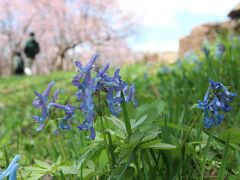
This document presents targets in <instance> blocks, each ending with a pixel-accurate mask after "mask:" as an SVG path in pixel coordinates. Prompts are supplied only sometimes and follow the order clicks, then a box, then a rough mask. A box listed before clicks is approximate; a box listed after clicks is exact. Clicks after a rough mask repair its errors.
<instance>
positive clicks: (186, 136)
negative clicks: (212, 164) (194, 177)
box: [180, 112, 202, 177]
mask: <svg viewBox="0 0 240 180" xmlns="http://www.w3.org/2000/svg"><path fill="white" fill-rule="evenodd" d="M201 115H202V112H201V113H200V114H199V116H198V117H197V118H196V119H195V120H194V121H193V122H192V124H191V126H190V128H189V129H188V131H187V134H186V135H185V137H184V139H183V141H182V167H181V172H180V174H182V170H183V166H184V156H185V144H186V141H187V139H188V136H189V134H190V132H191V130H192V128H193V127H194V125H195V124H196V123H197V122H198V120H199V118H200V117H201ZM181 177H182V175H181Z"/></svg>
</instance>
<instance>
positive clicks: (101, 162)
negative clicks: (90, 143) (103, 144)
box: [98, 149, 108, 169]
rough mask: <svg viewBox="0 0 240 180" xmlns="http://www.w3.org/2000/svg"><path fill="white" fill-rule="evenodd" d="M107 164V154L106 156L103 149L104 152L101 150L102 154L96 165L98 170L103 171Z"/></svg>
mask: <svg viewBox="0 0 240 180" xmlns="http://www.w3.org/2000/svg"><path fill="white" fill-rule="evenodd" d="M107 162H108V159H107V154H106V150H105V149H104V150H102V152H101V154H100V156H99V161H98V164H99V167H100V169H104V168H105V167H106V165H107Z"/></svg>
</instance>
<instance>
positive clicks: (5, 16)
mask: <svg viewBox="0 0 240 180" xmlns="http://www.w3.org/2000/svg"><path fill="white" fill-rule="evenodd" d="M0 11H1V14H0V39H1V42H0V52H3V53H1V55H0V66H3V65H5V66H6V65H8V66H10V65H11V59H12V55H13V52H14V51H15V50H20V51H21V50H22V49H23V44H24V41H25V40H26V39H27V36H28V33H29V32H31V31H33V32H35V34H36V39H37V40H38V41H39V43H40V47H41V53H40V54H39V55H38V56H37V59H38V60H37V63H35V64H38V65H39V66H38V67H41V68H37V69H38V72H48V71H51V70H54V69H63V68H64V64H66V62H67V59H72V58H73V56H72V53H71V52H77V53H79V52H78V50H79V49H84V48H86V47H87V49H88V50H89V51H86V52H85V53H84V54H86V53H89V54H90V53H91V54H92V53H95V52H98V53H101V55H102V56H104V57H110V55H111V54H113V53H114V58H115V60H117V59H118V60H119V59H120V58H124V56H125V57H126V55H128V54H129V52H130V51H129V48H128V47H127V43H126V41H125V39H126V38H127V37H128V36H130V35H132V34H133V33H134V30H135V27H136V26H135V19H134V16H132V15H131V14H128V13H124V12H122V11H121V10H120V9H119V7H118V4H117V1H116V0H115V1H114V0H104V1H99V0H51V1H49V0H11V1H8V0H1V2H0ZM116 49H117V51H116ZM80 57H82V54H80ZM117 57H118V58H117ZM40 65H41V66H40ZM0 69H1V68H0ZM0 72H1V71H0ZM2 73H3V72H2Z"/></svg>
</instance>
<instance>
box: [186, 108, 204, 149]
mask: <svg viewBox="0 0 240 180" xmlns="http://www.w3.org/2000/svg"><path fill="white" fill-rule="evenodd" d="M201 115H202V112H201V113H200V114H199V116H198V117H197V118H196V119H195V120H194V121H193V122H192V124H191V126H190V128H189V129H188V131H187V134H186V136H185V137H184V139H183V143H182V144H183V145H185V143H186V141H187V138H188V136H189V134H190V132H191V130H192V128H193V127H194V125H195V124H196V123H197V122H198V120H199V118H200V117H201Z"/></svg>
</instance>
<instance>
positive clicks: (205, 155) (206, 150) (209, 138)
mask: <svg viewBox="0 0 240 180" xmlns="http://www.w3.org/2000/svg"><path fill="white" fill-rule="evenodd" d="M212 135H213V129H211V132H210V135H209V136H208V141H207V146H206V147H205V151H204V155H203V162H202V169H201V178H200V179H201V180H203V178H204V172H205V167H206V161H207V153H208V149H209V146H210V142H211V139H212Z"/></svg>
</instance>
